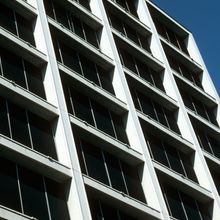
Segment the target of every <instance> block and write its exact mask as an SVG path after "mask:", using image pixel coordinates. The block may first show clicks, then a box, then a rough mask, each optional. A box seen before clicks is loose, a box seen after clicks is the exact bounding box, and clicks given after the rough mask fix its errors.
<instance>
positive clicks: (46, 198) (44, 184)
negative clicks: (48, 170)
mask: <svg viewBox="0 0 220 220" xmlns="http://www.w3.org/2000/svg"><path fill="white" fill-rule="evenodd" d="M42 181H43V187H44V193H45V200H46V204H47V211H48V216H49V220H52V217H51V213H50V204H49V199H48V195H47V187H46V183H45V178H44V176H42Z"/></svg>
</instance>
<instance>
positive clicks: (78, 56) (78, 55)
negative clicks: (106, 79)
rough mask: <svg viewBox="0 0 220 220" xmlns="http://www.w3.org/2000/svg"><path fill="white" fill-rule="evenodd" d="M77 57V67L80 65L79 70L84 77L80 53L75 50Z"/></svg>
mask: <svg viewBox="0 0 220 220" xmlns="http://www.w3.org/2000/svg"><path fill="white" fill-rule="evenodd" d="M77 58H78V61H79V67H80V70H81V73H82V76H84V77H85V75H84V71H83V67H82V62H81V59H80V54H79V53H78V52H77Z"/></svg>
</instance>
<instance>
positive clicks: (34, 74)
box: [24, 62, 46, 99]
mask: <svg viewBox="0 0 220 220" xmlns="http://www.w3.org/2000/svg"><path fill="white" fill-rule="evenodd" d="M24 63H25V72H26V77H27V82H28V89H29V90H30V91H31V92H33V93H35V94H36V95H39V96H40V97H41V98H44V99H45V98H46V95H45V91H44V85H43V78H42V73H41V70H40V69H39V68H37V67H35V66H33V65H32V64H30V63H28V62H24Z"/></svg>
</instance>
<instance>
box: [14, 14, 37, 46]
mask: <svg viewBox="0 0 220 220" xmlns="http://www.w3.org/2000/svg"><path fill="white" fill-rule="evenodd" d="M16 20H17V26H18V34H19V37H20V38H22V39H23V40H25V41H27V42H29V43H30V44H32V45H33V46H35V41H34V34H33V27H32V23H33V21H31V20H26V19H25V18H23V17H22V16H20V15H19V14H16Z"/></svg>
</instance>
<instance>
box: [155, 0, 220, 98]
mask: <svg viewBox="0 0 220 220" xmlns="http://www.w3.org/2000/svg"><path fill="white" fill-rule="evenodd" d="M152 2H153V3H155V4H156V5H157V6H158V7H159V8H161V9H163V10H164V11H165V12H166V13H167V14H169V15H170V16H171V17H173V18H174V19H175V20H177V21H178V22H179V23H181V24H182V25H183V26H184V27H186V28H187V29H188V30H189V31H191V32H192V33H193V36H194V38H195V41H196V43H197V46H198V48H199V50H200V53H201V55H202V57H203V60H204V62H205V64H206V67H207V69H208V71H209V74H210V75H211V78H212V81H213V82H214V84H215V86H216V88H217V91H218V93H219V94H220V0H209V1H207V0H184V1H180V0H152Z"/></svg>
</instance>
